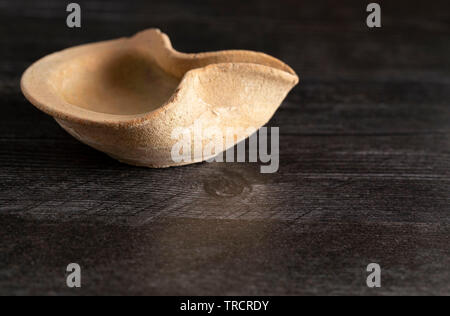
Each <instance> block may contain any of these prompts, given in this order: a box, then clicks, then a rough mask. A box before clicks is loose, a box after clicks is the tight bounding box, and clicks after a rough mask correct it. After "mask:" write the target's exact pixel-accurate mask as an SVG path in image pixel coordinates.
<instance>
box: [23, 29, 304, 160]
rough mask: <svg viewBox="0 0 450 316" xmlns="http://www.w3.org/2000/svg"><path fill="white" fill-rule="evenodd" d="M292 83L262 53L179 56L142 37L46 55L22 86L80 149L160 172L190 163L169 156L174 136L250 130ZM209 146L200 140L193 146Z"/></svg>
mask: <svg viewBox="0 0 450 316" xmlns="http://www.w3.org/2000/svg"><path fill="white" fill-rule="evenodd" d="M297 83H298V77H297V75H296V74H295V72H294V71H293V70H292V69H291V68H290V67H289V66H287V65H286V64H284V63H283V62H281V61H279V60H277V59H275V58H273V57H271V56H268V55H266V54H262V53H256V52H250V51H222V52H212V53H200V54H184V53H180V52H177V51H176V50H174V49H173V48H172V45H171V43H170V40H169V38H168V37H167V35H165V34H163V33H161V32H160V31H159V30H157V29H150V30H146V31H143V32H140V33H138V34H136V35H135V36H134V37H132V38H122V39H117V40H113V41H107V42H100V43H95V44H89V45H83V46H79V47H74V48H70V49H67V50H64V51H61V52H58V53H55V54H52V55H49V56H47V57H45V58H43V59H41V60H39V61H38V62H36V63H35V64H33V65H32V66H31V67H30V68H28V69H27V71H26V72H25V74H24V75H23V77H22V82H21V85H22V91H23V93H24V95H25V96H26V97H27V99H28V100H29V101H30V102H31V103H33V104H34V105H35V106H36V107H37V108H39V109H41V110H42V111H44V112H46V113H48V114H49V115H51V116H53V117H54V118H55V119H56V121H57V122H58V123H59V124H60V125H61V126H62V127H63V128H64V129H65V130H66V131H67V132H69V133H70V134H71V135H72V136H74V137H75V138H77V139H78V140H80V141H81V142H83V143H85V144H87V145H89V146H92V147H94V148H96V149H98V150H100V151H103V152H105V153H107V154H109V155H110V156H112V157H114V158H116V159H118V160H120V161H122V162H126V163H129V164H133V165H138V166H148V167H168V166H175V165H181V164H186V163H189V162H184V161H183V162H177V163H176V162H174V161H173V159H172V157H171V151H172V148H173V146H174V144H175V143H177V142H178V139H173V138H172V132H173V130H174V129H176V128H179V127H181V128H189V129H190V130H192V135H194V131H193V126H194V122H196V123H197V124H200V125H201V127H202V128H203V129H208V128H211V127H214V128H216V129H217V128H218V129H219V130H221V131H223V134H224V135H225V131H226V129H230V128H233V129H236V130H245V131H247V130H252V129H253V131H254V130H256V129H258V128H260V127H261V126H263V125H264V124H266V123H267V122H268V121H269V120H270V118H271V117H272V116H273V114H274V113H275V111H276V110H277V108H278V107H279V106H280V104H281V102H282V101H283V100H284V98H285V97H286V95H287V94H288V93H289V91H290V90H291V89H292V88H293V87H294V86H295V85H296V84H297ZM249 134H250V132H246V133H245V134H240V136H239V137H236V139H235V142H234V143H236V142H238V141H240V140H242V139H245V138H246V137H248V136H250V135H249ZM209 141H210V139H209V138H208V137H206V136H204V137H203V139H202V142H201V144H200V145H201V146H205V144H206V143H207V142H209ZM193 143H194V142H193ZM228 147H229V146H228ZM223 149H226V148H223ZM192 152H193V153H194V152H196V151H195V150H192ZM200 152H201V151H200ZM207 158H210V157H205V156H204V155H202V154H200V155H195V156H194V157H193V159H192V162H199V161H203V160H205V159H207Z"/></svg>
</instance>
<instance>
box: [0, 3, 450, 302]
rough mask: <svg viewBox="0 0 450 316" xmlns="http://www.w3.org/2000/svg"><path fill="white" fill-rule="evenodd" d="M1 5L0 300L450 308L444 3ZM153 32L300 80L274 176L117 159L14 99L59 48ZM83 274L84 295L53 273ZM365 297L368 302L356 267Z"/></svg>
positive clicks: (449, 51)
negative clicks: (384, 299)
mask: <svg viewBox="0 0 450 316" xmlns="http://www.w3.org/2000/svg"><path fill="white" fill-rule="evenodd" d="M77 2H78V3H80V4H81V6H82V28H81V29H68V28H67V27H66V25H65V20H66V16H67V13H66V12H65V8H66V5H67V4H68V3H69V1H43V0H40V1H4V0H0V42H1V44H0V106H1V112H0V294H1V295H5V294H15V295H20V294H47V295H55V294H156V295H165V294H172V295H223V294H225V295H284V294H288V295H298V294H312V295H315V294H344V295H346V294H375V295H377V294H389V295H392V294H407V295H412V294H447V295H449V294H450V272H449V268H450V246H449V243H450V235H449V233H450V216H449V211H450V195H449V184H450V173H449V167H450V160H449V159H450V157H449V155H450V146H449V145H450V140H449V136H450V108H449V97H450V89H449V87H450V63H449V61H450V44H449V38H450V2H449V1H447V0H442V1H422V0H420V1H419V0H413V1H412V0H408V1H406V0H396V1H378V2H379V3H381V5H382V10H383V11H382V12H383V15H382V23H383V27H382V28H381V29H369V28H367V26H366V24H365V20H366V16H367V13H366V12H365V8H366V6H367V4H368V3H369V2H371V1H331V0H308V1H306V0H305V1H299V0H285V1H279V0H277V1H275V0H273V1H261V0H251V1H242V0H236V1H234V0H233V1H231V0H228V1H220V2H219V1H217V2H207V1H186V0H180V1H149V0H148V1H122V0H117V1H95V0H90V1H77ZM148 27H158V28H160V29H161V30H163V31H164V32H166V33H167V34H169V36H170V37H171V39H172V41H173V44H174V46H175V48H177V49H178V50H180V51H185V52H198V51H210V50H221V49H233V48H236V49H250V50H256V51H263V52H266V53H268V54H271V55H274V56H275V57H277V58H280V59H282V60H283V61H285V62H286V63H287V64H289V65H290V66H292V67H293V68H294V69H295V70H296V72H297V73H298V74H299V75H300V77H301V83H300V85H299V86H297V87H296V88H295V89H294V90H293V91H292V92H291V94H290V95H289V96H288V98H287V99H286V101H285V102H284V103H283V105H282V106H281V108H280V109H279V111H278V112H277V113H276V115H275V116H274V118H273V119H272V121H271V122H270V123H269V124H268V125H269V126H279V127H280V132H281V138H280V152H281V157H280V160H281V162H280V170H279V172H278V173H276V174H266V175H264V174H260V173H259V165H258V164H248V163H247V164H237V163H236V164H230V163H227V164H223V163H222V164H221V163H215V164H208V163H202V164H196V165H191V166H186V167H180V168H171V169H161V170H152V169H145V168H135V167H130V166H127V165H123V164H120V163H118V162H116V161H114V160H112V159H110V158H108V157H107V156H105V155H104V154H102V153H99V152H96V151H94V150H93V149H91V148H89V147H87V146H85V145H83V144H81V143H79V142H77V141H76V140H75V139H73V138H71V137H70V136H68V135H67V134H66V133H65V132H64V131H63V130H62V129H61V128H60V127H59V126H58V125H57V124H56V123H55V122H54V121H53V120H52V119H51V118H50V117H48V116H46V115H44V114H43V113H40V112H39V111H38V110H36V109H35V108H34V107H33V106H32V105H31V104H30V103H29V102H27V101H26V100H25V98H24V97H23V96H22V94H21V92H20V88H19V80H20V76H21V74H22V73H23V71H24V70H25V69H26V68H27V67H28V66H29V65H30V64H31V63H32V62H34V61H35V60H37V59H39V58H41V57H43V56H44V55H46V54H49V53H52V52H54V51H58V50H61V49H63V48H67V47H70V46H73V45H76V44H82V43H88V42H93V41H99V40H105V39H112V38H117V37H121V36H131V35H133V34H134V33H135V32H137V31H139V30H142V29H145V28H148ZM72 262H76V263H79V264H80V265H81V267H82V286H83V287H82V289H79V290H72V289H68V288H67V287H66V285H65V277H66V273H65V269H66V266H67V265H68V264H69V263H72ZM371 262H376V263H379V264H380V265H381V267H382V288H381V289H368V288H367V287H366V277H367V275H368V273H367V272H366V271H365V269H366V266H367V265H368V264H369V263H371Z"/></svg>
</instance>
